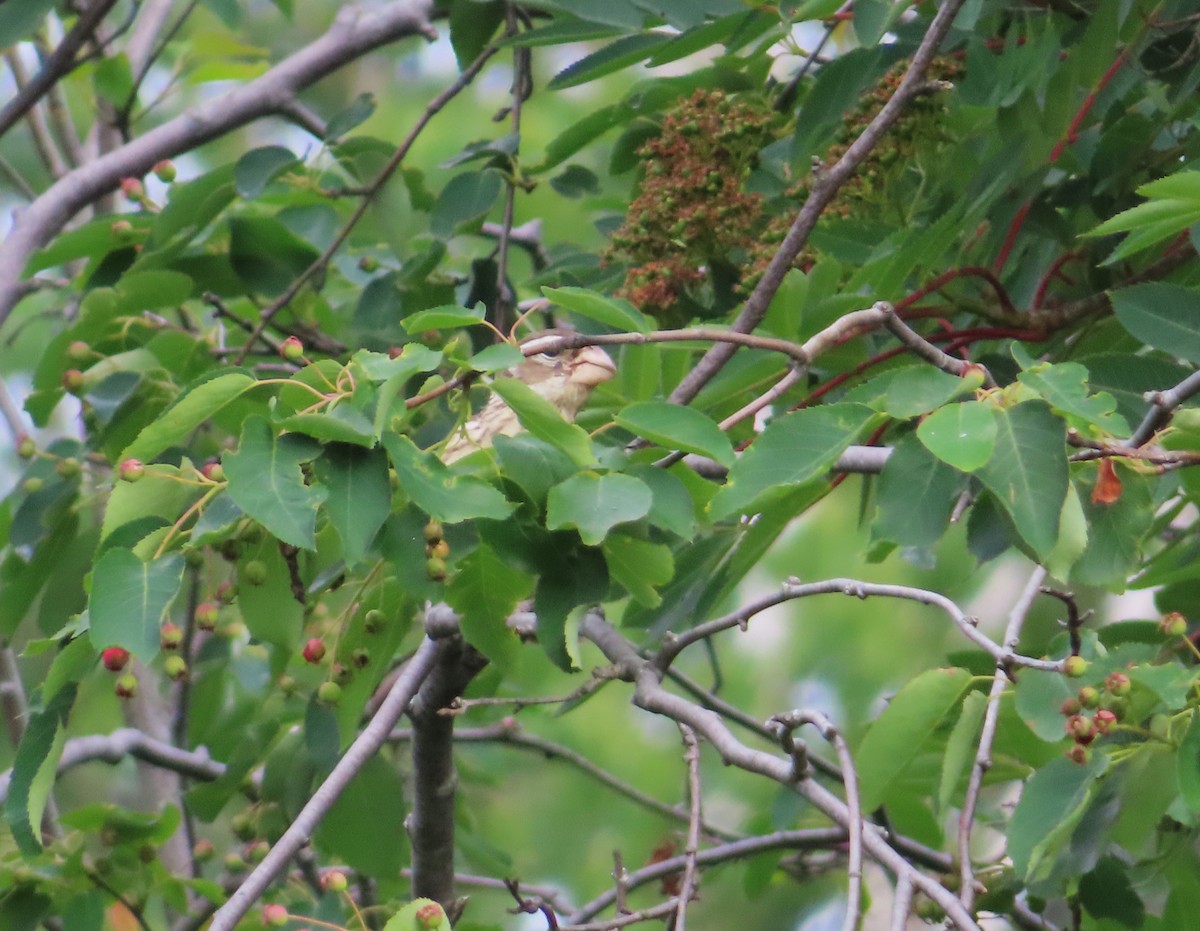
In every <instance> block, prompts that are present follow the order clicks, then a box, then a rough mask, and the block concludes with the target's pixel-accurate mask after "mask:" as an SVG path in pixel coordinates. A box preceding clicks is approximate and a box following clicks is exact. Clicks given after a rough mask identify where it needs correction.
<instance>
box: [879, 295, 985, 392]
mask: <svg viewBox="0 0 1200 931" xmlns="http://www.w3.org/2000/svg"><path fill="white" fill-rule="evenodd" d="M875 306H876V307H877V308H879V309H880V310H883V311H884V313H885V314H886V316H885V317H884V321H883V325H884V326H886V327H887V328H888V330H889V331H890V332H891V333H892V335H893V336H895V337H896V338H897V339H898V340H900V342H902V343H903V344H904V345H905V346H906V347H907V348H908V349H909V351H910V352H912V354H913V355H915V356H917V358H919V359H924V360H925V361H926V362H928V363H929V364H930V365H932V366H934V367H935V368H939V369H941V370H942V371H943V372H946V373H948V374H950V375H957V376H958V377H960V378H961V377H962V376H963V375H965V374H966V373H967V372H969V371H970V370H971V369H973V368H974V369H978V370H980V371H981V372H982V373H983V384H984V385H985V386H986V387H988V388H995V387H996V380H995V379H994V378H992V374H991V372H989V371H988V370H987V369H986V368H984V367H983V366H982V365H979V364H978V363H975V362H964V361H963V360H962V359H956V358H954V356H950V355H947V354H946V353H944V352H942V350H940V349H938V347H937V346H935V345H933V343H931V342H929V341H928V340H927V339H925V337H923V336H922V335H921V334H920V333H918V332H917V331H916V330H914V329H913V328H912V327H910V326H909V325H908V324H907V323H905V322H904V321H903V320H901V319H900V317H899V315H898V314H897V313H896V311H895V309H894V308H893V307H892V305H891V304H888V303H886V302H881V303H879V304H876V305H875Z"/></svg>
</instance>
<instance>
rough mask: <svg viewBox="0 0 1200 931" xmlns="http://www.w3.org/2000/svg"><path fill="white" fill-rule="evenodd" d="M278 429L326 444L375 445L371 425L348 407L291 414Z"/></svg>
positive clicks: (346, 405) (339, 406) (362, 416)
mask: <svg viewBox="0 0 1200 931" xmlns="http://www.w3.org/2000/svg"><path fill="white" fill-rule="evenodd" d="M279 426H280V428H282V429H283V430H286V431H288V432H289V433H303V434H304V435H305V436H311V437H313V439H317V440H321V441H322V442H326V443H352V444H354V445H355V446H364V447H366V448H367V449H370V448H371V447H372V446H374V445H375V426H374V424H372V423H371V421H369V420H368V419H367V417H366V415H365V414H363V413H362V412H361V411H359V410H357V409H355V408H353V407H351V406H350V405H348V404H339V405H337V406H336V407H333V408H326V409H325V410H324V411H322V412H321V413H319V414H292V416H291V417H285V418H283V420H281V421H279Z"/></svg>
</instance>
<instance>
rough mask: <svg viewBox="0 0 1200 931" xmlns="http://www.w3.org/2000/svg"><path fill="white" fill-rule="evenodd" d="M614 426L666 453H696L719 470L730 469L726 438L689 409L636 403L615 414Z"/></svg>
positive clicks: (729, 447) (729, 446)
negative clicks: (615, 423) (646, 440)
mask: <svg viewBox="0 0 1200 931" xmlns="http://www.w3.org/2000/svg"><path fill="white" fill-rule="evenodd" d="M616 422H617V423H618V424H620V425H621V426H622V427H624V428H625V429H626V430H628V431H630V432H631V433H636V434H637V435H638V436H641V437H645V438H646V439H648V440H651V441H653V442H655V443H658V444H659V445H660V446H663V447H665V448H666V449H678V450H682V451H683V452H686V453H699V454H700V455H701V456H709V457H711V458H713V459H715V460H717V462H719V463H721V465H723V466H726V467H728V466H731V465H733V444H732V443H730V442H729V437H727V436H726V435H725V434H724V432H722V430H721V428H720V427H718V426H717V425H716V424H715V423H713V421H712V420H710V419H709V418H708V417H706V416H705V415H704V414H702V413H700V411H698V410H696V409H695V408H693V407H687V406H684V405H680V404H669V403H667V402H666V401H639V402H637V403H634V404H630V405H629V406H628V407H626V408H625V409H624V410H622V411H621V412H620V413H619V414H617V416H616Z"/></svg>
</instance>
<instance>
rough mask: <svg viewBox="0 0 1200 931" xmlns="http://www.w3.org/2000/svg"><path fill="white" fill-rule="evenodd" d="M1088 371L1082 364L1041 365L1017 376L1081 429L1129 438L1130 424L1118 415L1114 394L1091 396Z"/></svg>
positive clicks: (1022, 382)
mask: <svg viewBox="0 0 1200 931" xmlns="http://www.w3.org/2000/svg"><path fill="white" fill-rule="evenodd" d="M1087 379H1088V370H1087V369H1086V368H1085V367H1084V366H1082V365H1080V364H1079V363H1078V362H1060V363H1058V364H1057V365H1051V364H1050V363H1048V362H1042V363H1039V364H1037V365H1035V366H1033V367H1032V368H1027V369H1025V371H1023V372H1021V373H1020V374H1019V375H1017V380H1018V381H1020V382H1021V384H1023V385H1025V386H1026V387H1027V388H1030V389H1031V390H1033V391H1036V392H1037V393H1038V394H1039V395H1041V396H1042V397H1043V398H1044V399H1045V400H1046V402H1047V403H1048V404H1049V405H1050V407H1051V408H1052V409H1053V410H1054V411H1055V413H1057V414H1059V415H1060V416H1062V417H1065V418H1066V420H1067V422H1068V423H1069V424H1070V425H1071V426H1073V427H1075V428H1076V429H1077V430H1080V431H1084V432H1087V433H1096V432H1101V433H1107V434H1110V435H1116V436H1125V435H1127V434H1128V433H1129V425H1128V424H1127V423H1125V418H1123V417H1122V416H1121V415H1120V414H1118V413H1116V410H1117V401H1116V399H1115V398H1114V397H1113V396H1112V395H1111V394H1106V393H1101V394H1089V392H1088V383H1087Z"/></svg>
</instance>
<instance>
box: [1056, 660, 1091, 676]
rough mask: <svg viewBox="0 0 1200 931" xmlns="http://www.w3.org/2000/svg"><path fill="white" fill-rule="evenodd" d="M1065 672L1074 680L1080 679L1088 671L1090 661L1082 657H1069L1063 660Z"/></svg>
mask: <svg viewBox="0 0 1200 931" xmlns="http://www.w3.org/2000/svg"><path fill="white" fill-rule="evenodd" d="M1062 668H1063V672H1064V673H1065V674H1066V675H1068V676H1070V677H1071V678H1072V679H1078V678H1079V677H1080V676H1082V675H1083V674H1084V673H1085V672H1087V669H1088V661H1087V660H1086V659H1084V658H1083V657H1082V656H1068V657H1067V658H1066V659H1065V660H1063V667H1062Z"/></svg>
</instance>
